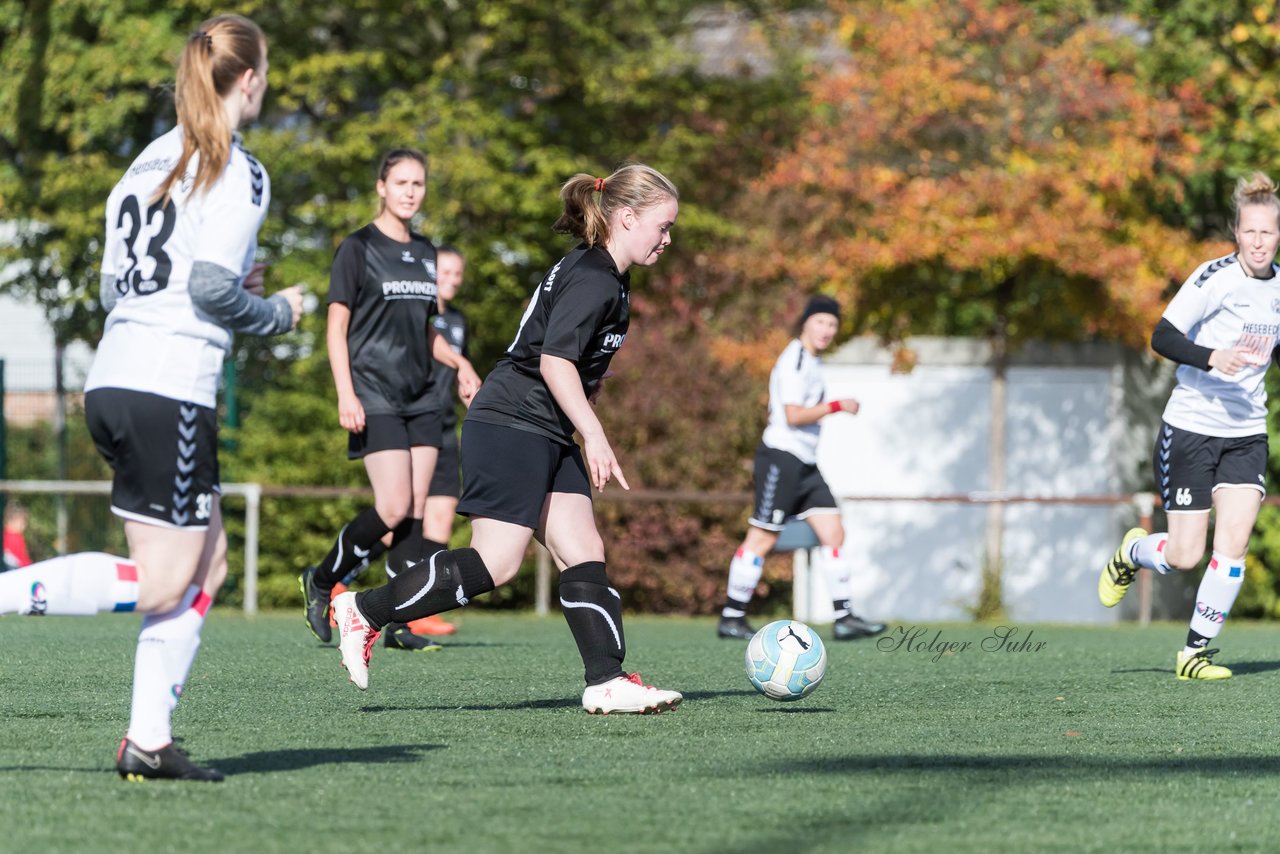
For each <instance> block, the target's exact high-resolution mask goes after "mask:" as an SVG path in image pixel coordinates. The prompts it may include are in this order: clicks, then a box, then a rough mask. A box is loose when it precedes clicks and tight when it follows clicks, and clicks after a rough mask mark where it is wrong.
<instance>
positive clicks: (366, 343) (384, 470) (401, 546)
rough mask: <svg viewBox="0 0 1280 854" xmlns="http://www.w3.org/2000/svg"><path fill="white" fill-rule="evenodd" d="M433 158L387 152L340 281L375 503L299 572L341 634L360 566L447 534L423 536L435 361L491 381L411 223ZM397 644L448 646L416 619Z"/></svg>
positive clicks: (359, 453)
mask: <svg viewBox="0 0 1280 854" xmlns="http://www.w3.org/2000/svg"><path fill="white" fill-rule="evenodd" d="M426 162H427V161H426V157H425V156H424V155H423V154H422V153H421V152H418V151H414V150H411V149H404V148H399V149H394V150H392V151H389V152H387V154H386V155H385V156H384V157H383V158H382V163H381V165H380V166H379V167H378V182H377V190H378V197H379V199H380V200H381V204H380V207H379V211H378V215H377V217H375V218H374V220H373V222H371V223H370V224H368V225H366V226H365V227H364V228H362V229H360V230H359V231H357V232H355V233H354V234H352V235H350V236H348V237H347V238H346V239H345V240H343V241H342V244H341V245H340V246H339V247H338V251H337V253H336V254H335V256H334V259H333V270H332V273H331V275H330V282H329V328H328V334H327V340H328V344H329V366H330V368H332V370H333V381H334V384H335V385H336V386H337V389H338V421H339V423H340V424H341V425H342V426H343V427H344V428H345V429H346V430H348V431H349V432H350V434H351V435H350V437H349V439H348V444H347V456H348V458H350V459H353V460H355V459H363V460H364V465H365V470H366V471H367V472H368V474H369V482H370V484H372V486H373V496H374V506H373V507H370V508H367V509H365V510H363V511H362V512H361V513H359V514H358V515H357V516H356V517H355V518H354V519H352V520H351V521H350V522H348V523H347V524H346V525H345V526H344V527H343V528H342V530H341V531H340V532H339V533H338V537H337V540H336V541H335V542H334V544H333V548H332V549H331V550H330V551H329V554H328V555H326V556H325V558H324V560H323V561H321V562H320V563H319V564H318V565H316V566H312V567H307V568H306V569H305V570H303V572H302V575H301V577H300V582H301V586H302V593H303V597H304V600H305V614H306V620H307V625H308V626H309V627H310V628H311V631H312V632H313V633H314V634H315V635H316V637H317V638H319V639H320V640H321V641H324V642H328V641H329V639H330V638H331V637H332V633H331V631H330V628H329V594H330V591H331V590H332V589H333V586H334V585H335V584H336V583H338V582H339V581H342V580H344V579H345V578H346V577H347V575H348V574H349V573H351V572H352V571H355V570H358V569H360V568H362V567H364V566H367V565H368V562H369V561H370V560H373V559H374V558H376V557H378V556H379V555H380V554H381V553H382V552H383V551H384V550H385V551H387V574H388V575H391V576H392V577H394V576H395V575H396V574H398V573H399V572H402V571H403V570H404V568H405V567H406V566H407V565H408V564H409V563H410V562H411V561H418V560H422V559H423V558H424V557H426V556H427V555H428V554H430V553H432V552H433V551H435V550H438V549H441V548H444V545H445V544H444V543H430V542H428V541H426V540H424V539H423V535H422V513H423V509H424V507H425V504H426V498H427V487H428V485H429V484H430V483H431V474H432V471H433V470H434V469H435V464H436V454H437V452H438V450H439V448H440V438H441V426H440V425H441V417H442V412H441V408H440V403H439V399H438V397H437V396H436V395H434V394H432V392H431V366H432V364H433V359H434V360H436V361H439V362H440V363H441V364H443V365H445V366H446V367H448V368H450V369H452V370H454V371H456V372H457V376H458V389H459V393H460V395H461V396H462V399H463V401H464V402H468V401H470V399H471V397H472V396H473V395H474V394H475V392H476V389H477V388H479V385H480V379H479V377H477V376H476V372H475V371H474V370H473V369H472V367H471V363H470V362H469V361H467V359H466V358H465V357H463V356H462V355H461V354H459V353H455V352H454V351H453V349H452V348H451V347H450V346H449V342H448V341H447V340H445V339H444V338H443V337H442V336H441V335H439V334H438V333H437V332H436V330H435V328H434V327H433V326H432V325H431V317H432V315H434V314H435V313H436V248H435V247H434V246H433V245H432V244H431V242H430V241H429V240H427V239H426V238H425V237H422V236H421V235H419V234H415V233H414V232H413V231H412V229H411V228H410V225H411V223H412V220H413V217H414V216H416V215H417V213H418V210H419V209H420V208H421V207H422V201H423V196H424V194H425V190H426V176H427V169H426ZM386 645H387V646H389V647H394V648H398V649H411V650H424V649H439V648H440V646H439V644H437V643H435V642H433V641H431V640H430V639H428V638H424V637H421V636H418V635H414V634H413V633H412V632H411V631H410V630H409V628H408V627H407V626H405V625H403V624H396V625H394V626H389V627H388V628H387V632H386Z"/></svg>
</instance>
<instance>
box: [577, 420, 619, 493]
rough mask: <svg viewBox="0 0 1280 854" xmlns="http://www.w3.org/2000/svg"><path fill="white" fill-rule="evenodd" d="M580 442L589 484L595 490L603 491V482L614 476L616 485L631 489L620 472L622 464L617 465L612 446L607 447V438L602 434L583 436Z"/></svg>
mask: <svg viewBox="0 0 1280 854" xmlns="http://www.w3.org/2000/svg"><path fill="white" fill-rule="evenodd" d="M582 444H583V448H582V450H583V451H584V452H585V456H586V458H587V459H586V463H587V474H589V475H590V476H591V485H592V486H594V487H595V488H596V490H597V491H600V492H603V491H604V486H605V484H606V483H608V482H609V479H610V478H611V477H616V478H617V479H618V485H619V486H621V487H622V488H623V489H626V490H630V489H631V487H630V486H628V485H627V478H626V476H625V475H623V473H622V466H620V465H618V458H617V457H615V456H614V455H613V448H611V447H609V440H608V439H606V438H605V437H604V434H601V435H600V436H599V437H592V438H584V439H583V442H582Z"/></svg>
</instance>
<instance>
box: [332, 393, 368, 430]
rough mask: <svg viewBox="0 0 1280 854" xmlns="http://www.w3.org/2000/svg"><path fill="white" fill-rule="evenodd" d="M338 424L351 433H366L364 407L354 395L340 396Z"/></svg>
mask: <svg viewBox="0 0 1280 854" xmlns="http://www.w3.org/2000/svg"><path fill="white" fill-rule="evenodd" d="M338 423H339V424H341V425H342V429H344V430H347V431H348V432H351V433H363V432H364V407H363V406H361V405H360V398H358V397H356V396H355V395H354V394H339V395H338Z"/></svg>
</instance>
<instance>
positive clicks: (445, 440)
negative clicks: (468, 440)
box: [427, 425, 462, 498]
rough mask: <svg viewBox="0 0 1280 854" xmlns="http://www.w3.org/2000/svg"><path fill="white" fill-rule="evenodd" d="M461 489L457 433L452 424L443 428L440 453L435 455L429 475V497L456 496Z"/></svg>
mask: <svg viewBox="0 0 1280 854" xmlns="http://www.w3.org/2000/svg"><path fill="white" fill-rule="evenodd" d="M461 491H462V478H461V476H460V475H459V472H458V433H457V431H456V430H455V429H454V428H453V426H452V425H451V426H449V427H446V428H445V429H444V434H443V437H442V438H441V441H440V454H439V456H437V457H436V470H435V473H434V474H432V475H431V487H430V488H429V489H428V490H427V496H428V497H429V498H435V497H437V496H444V497H445V498H457V497H458V495H459V494H461Z"/></svg>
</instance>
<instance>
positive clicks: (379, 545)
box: [342, 540, 387, 585]
mask: <svg viewBox="0 0 1280 854" xmlns="http://www.w3.org/2000/svg"><path fill="white" fill-rule="evenodd" d="M386 553H387V544H386V543H384V542H382V540H378V541H377V542H376V543H374V544H373V545H372V546H370V547H369V555H368V557H366V558H365V559H364V560H362V561H360V565H359V566H357V567H356V568H355V569H353V570H351V571H350V572H348V573H347V574H346V575H344V576H343V577H342V583H343V584H348V585H349V584H351V582H353V581H355V580H356V579H357V578H358V577H359V576H360V573H362V572H364V571H365V570H366V569H368V568H369V564H371V563H373V562H374V561H376V560H377V559H378V558H380V557H382V556H383V555H384V554H386Z"/></svg>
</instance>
